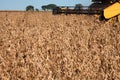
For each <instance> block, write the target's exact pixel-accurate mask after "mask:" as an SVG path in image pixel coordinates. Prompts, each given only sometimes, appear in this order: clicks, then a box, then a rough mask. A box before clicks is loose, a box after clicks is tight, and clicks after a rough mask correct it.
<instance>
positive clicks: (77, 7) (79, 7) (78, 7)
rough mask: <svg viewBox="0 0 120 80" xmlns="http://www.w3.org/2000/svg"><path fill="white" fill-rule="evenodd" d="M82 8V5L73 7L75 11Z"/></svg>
mask: <svg viewBox="0 0 120 80" xmlns="http://www.w3.org/2000/svg"><path fill="white" fill-rule="evenodd" d="M82 7H83V6H82V4H76V5H75V9H81V8H82Z"/></svg>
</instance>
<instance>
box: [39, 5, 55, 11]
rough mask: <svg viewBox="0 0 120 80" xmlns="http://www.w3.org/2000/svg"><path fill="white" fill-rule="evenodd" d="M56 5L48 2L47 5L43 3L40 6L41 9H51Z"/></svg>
mask: <svg viewBox="0 0 120 80" xmlns="http://www.w3.org/2000/svg"><path fill="white" fill-rule="evenodd" d="M55 7H57V5H55V4H48V5H43V6H42V7H41V8H42V10H44V11H45V10H52V9H53V8H55Z"/></svg>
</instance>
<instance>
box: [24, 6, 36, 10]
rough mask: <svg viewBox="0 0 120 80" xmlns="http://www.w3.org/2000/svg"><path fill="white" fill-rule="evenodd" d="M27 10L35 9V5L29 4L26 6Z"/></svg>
mask: <svg viewBox="0 0 120 80" xmlns="http://www.w3.org/2000/svg"><path fill="white" fill-rule="evenodd" d="M26 11H34V6H32V5H28V6H27V7H26Z"/></svg>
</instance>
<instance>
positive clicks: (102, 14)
mask: <svg viewBox="0 0 120 80" xmlns="http://www.w3.org/2000/svg"><path fill="white" fill-rule="evenodd" d="M99 20H100V21H103V20H106V19H105V17H104V12H103V11H102V12H101V15H100V17H99Z"/></svg>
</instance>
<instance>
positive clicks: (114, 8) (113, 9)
mask: <svg viewBox="0 0 120 80" xmlns="http://www.w3.org/2000/svg"><path fill="white" fill-rule="evenodd" d="M119 14H120V2H116V3H114V4H112V5H111V6H109V7H107V8H105V9H104V17H105V19H110V18H112V17H114V16H117V15H119Z"/></svg>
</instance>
